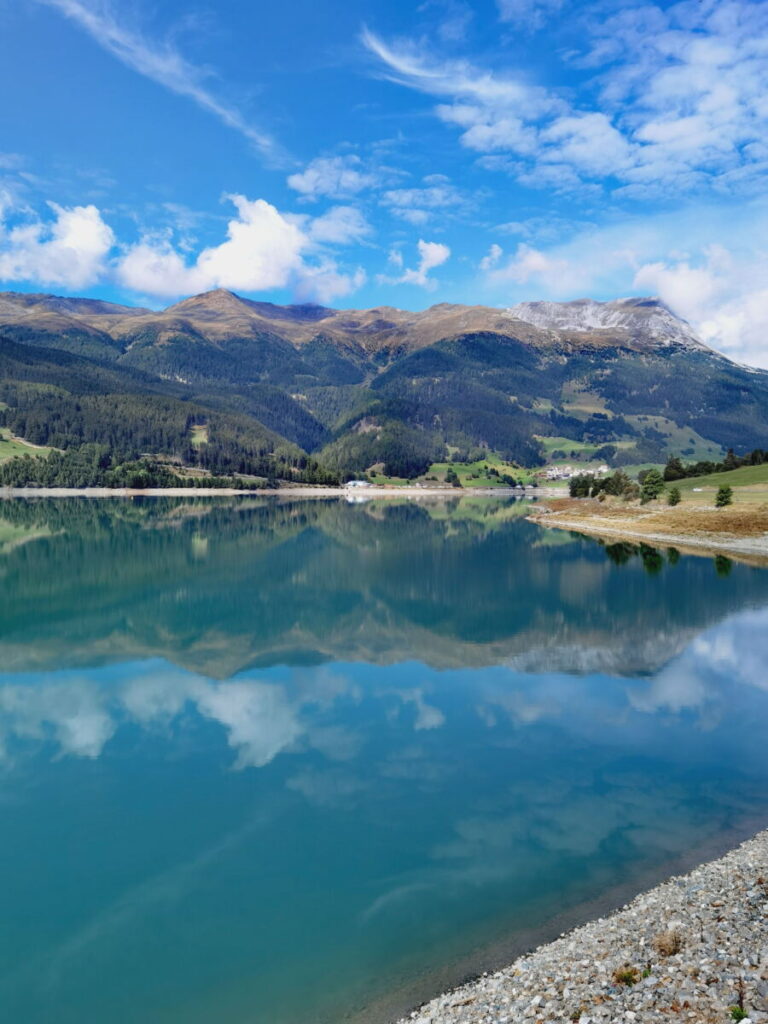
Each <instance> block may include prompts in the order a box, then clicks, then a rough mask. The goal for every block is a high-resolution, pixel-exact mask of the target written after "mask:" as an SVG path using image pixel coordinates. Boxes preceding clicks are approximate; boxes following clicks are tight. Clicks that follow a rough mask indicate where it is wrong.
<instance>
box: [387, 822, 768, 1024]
mask: <svg viewBox="0 0 768 1024" xmlns="http://www.w3.org/2000/svg"><path fill="white" fill-rule="evenodd" d="M734 1008H735V1009H734ZM666 1020H669V1021H672V1020H674V1021H682V1022H693V1024H724V1022H726V1021H731V1020H742V1021H743V1022H746V1021H751V1022H752V1024H766V1022H768V831H763V832H760V833H758V834H757V835H756V836H755V837H754V838H753V839H750V840H748V841H747V842H745V843H742V845H741V846H739V847H737V848H736V849H735V850H732V851H731V852H730V853H727V854H726V855H725V856H724V857H721V858H720V859H718V860H715V861H712V862H710V863H708V864H704V865H702V866H701V867H698V868H695V869H694V870H693V871H691V872H690V873H688V874H686V875H682V876H677V877H673V878H671V879H670V880H669V881H667V882H664V883H662V884H661V885H659V886H656V887H655V888H653V889H651V890H649V891H648V892H645V893H643V894H642V895H640V896H638V897H636V898H635V899H634V900H633V901H632V902H631V903H629V904H627V905H626V906H625V907H623V908H621V909H620V910H619V911H617V912H616V913H615V914H612V915H610V916H608V917H602V918H598V919H597V920H595V921H592V922H590V923H589V924H586V925H583V926H581V927H580V928H577V929H575V930H574V931H573V932H571V933H570V934H567V935H563V936H561V937H560V938H559V939H557V940H556V941H555V942H552V943H549V944H548V945H545V946H541V947H540V948H539V949H537V950H536V951H535V952H533V953H531V954H530V955H528V956H524V957H521V958H520V959H518V960H516V961H515V962H514V963H513V964H511V965H510V966H509V967H506V968H505V969H504V970H501V971H498V972H496V973H494V974H489V975H484V976H483V977H481V978H479V979H477V980H476V981H473V982H471V983H469V984H467V985H463V986H461V987H460V988H457V989H455V990H454V991H452V992H450V993H448V994H446V995H443V996H440V997H438V998H437V999H434V1000H432V1001H431V1002H429V1003H427V1004H425V1005H424V1006H422V1007H420V1008H419V1009H418V1010H414V1011H413V1012H412V1013H411V1014H410V1015H409V1016H407V1017H404V1018H402V1019H401V1021H400V1024H518V1022H522V1024H555V1022H568V1021H570V1022H578V1024H608V1022H611V1024H630V1022H633V1024H659V1022H662V1021H666Z"/></svg>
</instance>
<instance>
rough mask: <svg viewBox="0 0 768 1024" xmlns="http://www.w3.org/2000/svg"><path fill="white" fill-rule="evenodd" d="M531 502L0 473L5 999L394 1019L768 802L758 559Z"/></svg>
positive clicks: (82, 1009)
mask: <svg viewBox="0 0 768 1024" xmlns="http://www.w3.org/2000/svg"><path fill="white" fill-rule="evenodd" d="M525 511H526V508H525V505H524V504H522V503H515V502H509V501H504V500H495V499H479V498H462V499H460V500H459V499H457V500H451V501H449V502H434V503H433V502H429V503H424V504H418V505H417V504H414V503H409V502H407V501H403V502H402V503H400V502H376V501H373V502H368V503H365V504H355V505H351V504H347V503H345V502H339V501H335V500H333V501H325V500H315V501H305V502H296V501H285V500H283V499H280V498H274V499H272V498H270V499H264V500H253V499H248V500H245V499H241V500H237V501H225V500H220V499H216V500H213V501H207V500H199V499H198V500H194V499H193V500H189V501H186V500H184V501H175V500H170V499H157V500H144V501H133V502H131V501H118V500H110V501H86V500H76V501H58V502H47V501H42V500H36V501H28V502H27V501H8V502H4V503H0V581H2V586H0V665H2V671H1V672H0V769H1V771H2V776H1V777H2V786H3V788H2V794H3V799H2V802H1V803H0V808H1V809H0V820H1V822H2V829H3V836H4V843H3V859H2V869H1V871H2V875H0V878H2V881H3V883H4V884H3V885H2V888H1V889H0V891H2V897H0V901H1V902H0V913H2V919H3V921H4V928H3V930H2V932H0V1014H2V1016H3V1019H9V1020H24V1021H26V1022H30V1024H38V1022H43V1021H46V1022H47V1021H50V1020H54V1019H55V1020H56V1021H57V1024H59V1022H60V1024H69V1022H72V1024H74V1022H77V1024H81V1022H82V1021H84V1020H110V1021H111V1022H131V1024H133V1022H139V1021H140V1022H142V1024H146V1022H149V1024H152V1022H163V1024H164V1022H170V1021H178V1020H180V1019H183V1020H184V1021H185V1022H191V1024H203V1022H206V1024H207V1022H213V1021H217V1022H220V1021H223V1022H225V1024H235V1022H236V1024H241V1022H242V1024H246V1022H248V1024H252V1022H254V1021H258V1022H262V1021H263V1022H265V1024H306V1022H309V1021H312V1022H317V1024H320V1022H327V1024H338V1022H340V1021H343V1020H352V1019H355V1020H360V1021H385V1020H387V1019H391V1016H392V1015H393V1014H395V1013H396V1011H397V1010H400V1009H403V1008H404V1007H406V1006H407V1005H409V1004H412V1003H414V1002H417V1001H418V1000H419V999H420V998H424V997H426V996H428V995H430V994H433V993H434V991H435V989H436V988H441V987H444V986H446V985H448V984H451V983H452V982H453V981H455V980H457V979H458V978H459V977H460V976H461V975H462V973H464V972H465V971H466V970H467V969H475V968H477V967H478V966H481V965H485V964H487V963H491V962H494V957H496V958H503V956H505V955H512V953H513V952H514V950H515V948H516V946H515V942H516V941H517V940H516V936H518V937H520V936H523V935H524V934H525V935H527V934H528V932H527V929H531V928H537V927H539V926H542V925H545V923H546V922H547V921H548V920H550V919H551V918H552V917H553V915H555V914H557V913H558V912H560V911H561V910H563V909H564V908H566V909H567V908H568V907H575V906H577V905H578V904H580V903H581V902H582V901H584V900H588V899H593V898H596V897H599V896H601V895H602V894H604V893H605V892H606V891H608V890H610V889H611V887H612V886H615V885H617V884H626V885H629V886H630V887H631V885H632V884H633V880H637V881H636V884H640V880H641V879H643V878H645V877H646V873H647V872H651V873H652V872H653V871H654V870H661V868H662V867H663V865H665V864H667V863H668V862H669V861H670V860H672V859H674V858H676V857H678V856H680V855H684V854H686V852H687V851H690V850H691V849H695V848H698V847H700V846H701V845H702V844H706V843H709V842H718V841H721V842H725V841H727V839H726V837H727V836H728V835H729V834H730V833H731V832H732V830H734V829H738V828H741V827H743V826H744V822H746V821H747V820H758V821H764V820H765V815H766V811H768V787H767V786H766V782H768V765H766V761H765V757H764V750H765V738H766V727H767V726H768V692H767V691H768V676H767V675H766V671H765V665H766V664H768V629H767V628H766V627H768V572H766V571H764V570H759V569H754V568H751V567H749V566H745V565H741V564H738V563H733V564H731V563H730V562H728V561H727V560H724V559H722V558H721V559H719V560H717V561H715V560H713V559H710V558H702V557H685V556H680V555H679V554H678V553H677V552H674V551H671V552H670V551H666V550H665V551H654V550H653V549H650V548H635V547H632V546H628V545H610V546H609V547H608V548H605V547H603V546H602V545H600V544H599V543H597V542H596V541H593V540H588V539H585V538H582V537H576V536H572V535H569V534H566V533H562V532H557V531H546V530H542V529H541V528H539V527H537V526H534V525H532V524H530V523H528V522H526V521H525V519H524V514H525ZM718 837H720V838H719V839H718ZM519 941H521V942H522V941H523V940H522V938H520V939H519ZM493 950H495V952H492V951H493Z"/></svg>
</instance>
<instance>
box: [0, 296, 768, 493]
mask: <svg viewBox="0 0 768 1024" xmlns="http://www.w3.org/2000/svg"><path fill="white" fill-rule="evenodd" d="M0 403H2V404H3V405H5V406H6V408H5V409H4V410H0V419H2V421H3V422H0V425H4V426H7V427H8V428H10V429H11V430H12V432H13V433H14V434H16V435H17V436H22V437H24V438H26V439H28V440H30V441H32V442H33V443H35V444H42V445H51V446H54V447H61V448H66V447H68V446H71V445H76V444H79V443H82V442H83V441H100V442H102V443H105V444H108V445H110V446H111V447H115V448H119V449H120V450H121V451H122V450H125V451H126V453H129V454H135V453H137V452H146V451H149V452H156V453H162V454H165V455H167V456H169V457H173V458H177V459H180V460H182V461H184V462H188V463H190V464H199V465H201V466H203V467H204V468H211V469H216V470H217V471H219V470H220V471H223V472H224V471H226V472H230V471H233V472H265V471H266V469H267V468H269V467H270V466H271V467H272V468H273V470H274V471H275V472H277V475H290V474H291V473H292V472H293V473H295V472H297V471H300V470H301V468H302V467H305V466H306V465H307V464H308V461H307V459H308V456H310V457H311V458H310V460H309V462H310V463H311V462H312V461H313V460H316V461H317V462H319V463H320V464H321V465H323V466H326V467H328V468H329V469H331V470H332V471H334V472H339V473H342V474H344V473H360V472H363V471H365V470H367V469H368V468H370V467H371V466H373V465H379V466H382V467H383V468H384V469H385V471H386V472H390V473H395V472H396V473H397V474H398V475H406V476H413V475H416V474H417V473H419V472H423V470H424V469H425V468H426V466H428V465H429V464H430V463H431V462H432V461H439V460H440V459H444V458H445V457H447V456H450V457H453V458H454V459H458V460H461V459H464V458H471V457H475V458H476V457H478V453H479V452H481V451H482V450H483V449H490V450H492V451H495V452H498V453H499V454H500V455H502V456H503V457H504V458H506V459H511V460H515V461H517V462H519V463H521V464H527V465H534V464H537V463H540V462H542V461H543V459H544V455H545V452H548V453H549V454H552V448H553V445H552V444H547V443H545V442H544V441H542V439H549V438H557V439H558V440H557V442H556V443H557V444H558V445H562V453H563V454H564V456H565V457H578V452H579V451H580V450H582V451H583V450H586V447H587V446H591V450H592V451H594V447H595V446H597V447H598V449H599V450H600V452H601V454H600V458H601V459H604V460H606V461H609V462H612V463H613V464H622V463H623V464H631V463H637V462H647V461H660V460H663V459H664V458H666V456H667V455H668V454H669V453H670V452H675V453H677V454H682V455H683V456H685V457H689V458H694V457H695V458H703V457H716V456H718V455H720V454H721V453H722V451H723V449H725V448H728V447H734V448H737V449H741V450H743V449H749V448H754V447H765V446H767V445H768V372H766V371H762V370H755V369H751V368H748V367H744V366H739V365H738V364H736V363H733V362H731V361H730V360H728V359H726V358H725V357H724V356H722V355H720V354H718V353H716V352H714V351H712V350H711V349H709V348H707V347H706V346H705V345H704V344H703V343H702V342H701V341H700V340H699V339H697V338H696V336H695V334H694V332H693V331H692V329H691V328H690V326H689V325H688V324H686V323H685V322H684V321H682V320H680V319H679V318H677V317H675V316H674V315H673V314H672V313H671V312H670V311H669V310H668V309H667V308H666V307H665V306H664V305H663V304H662V303H661V302H659V301H658V300H656V299H621V300H617V301H614V302H604V303H602V302H594V301H592V300H588V299H584V300H579V301H577V302H568V303H550V302H530V303H521V304H519V305H517V306H514V307H512V308H510V309H506V310H504V309H494V308H490V307H485V306H460V305H451V304H446V303H443V304H440V305H436V306H433V307H431V308H430V309H427V310H425V311H423V312H419V313H412V312H407V311H404V310H398V309H393V308H390V307H377V308H375V309H369V310H334V309H328V308H326V307H322V306H314V305H299V306H279V305H273V304H271V303H266V302H255V301H252V300H249V299H245V298H242V297H240V296H238V295H235V294H234V293H232V292H229V291H225V290H222V289H219V290H216V291H212V292H206V293H204V294H202V295H197V296H193V297H191V298H188V299H185V300H184V301H182V302H178V303H176V304H174V305H172V306H169V307H168V308H167V309H164V310H160V311H153V310H149V309H143V308H132V307H128V306H121V305H116V304H112V303H108V302H102V301H100V300H91V299H87V298H82V299H81V298H67V297H59V296H53V295H28V294H21V293H17V292H6V293H0ZM202 427H205V428H206V429H205V431H204V432H203V431H201V428H202ZM270 460H271V461H270Z"/></svg>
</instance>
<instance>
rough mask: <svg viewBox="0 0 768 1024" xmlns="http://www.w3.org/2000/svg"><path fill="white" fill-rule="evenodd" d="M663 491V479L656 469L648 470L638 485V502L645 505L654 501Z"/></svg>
mask: <svg viewBox="0 0 768 1024" xmlns="http://www.w3.org/2000/svg"><path fill="white" fill-rule="evenodd" d="M663 490H664V478H663V477H662V475H661V473H660V472H659V471H658V469H649V470H648V471H647V472H646V473H645V474H644V476H643V480H642V483H641V484H640V501H641V502H642V504H643V505H646V504H647V503H648V502H649V501H655V500H656V498H658V496H659V495H660V494H661V492H662V491H663Z"/></svg>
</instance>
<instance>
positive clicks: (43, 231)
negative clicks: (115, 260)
mask: <svg viewBox="0 0 768 1024" xmlns="http://www.w3.org/2000/svg"><path fill="white" fill-rule="evenodd" d="M48 205H49V207H50V209H51V210H52V211H53V214H54V219H53V221H50V222H44V221H41V220H38V219H35V220H33V221H27V222H23V223H20V224H16V225H15V226H13V227H11V228H4V227H3V225H2V223H1V222H0V279H2V280H5V281H30V282H35V283H37V284H41V285H45V286H56V287H64V288H84V287H87V286H90V285H93V284H95V283H96V282H97V281H98V280H99V278H101V277H102V276H103V274H104V273H105V270H106V260H107V256H108V254H109V252H110V250H111V249H112V247H113V245H114V242H115V238H114V234H113V233H112V229H111V228H110V227H109V226H108V225H107V224H105V222H104V221H103V220H102V217H101V213H100V212H99V210H98V209H97V208H96V207H95V206H90V205H89V206H72V207H64V206H59V205H57V204H56V203H49V204H48Z"/></svg>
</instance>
